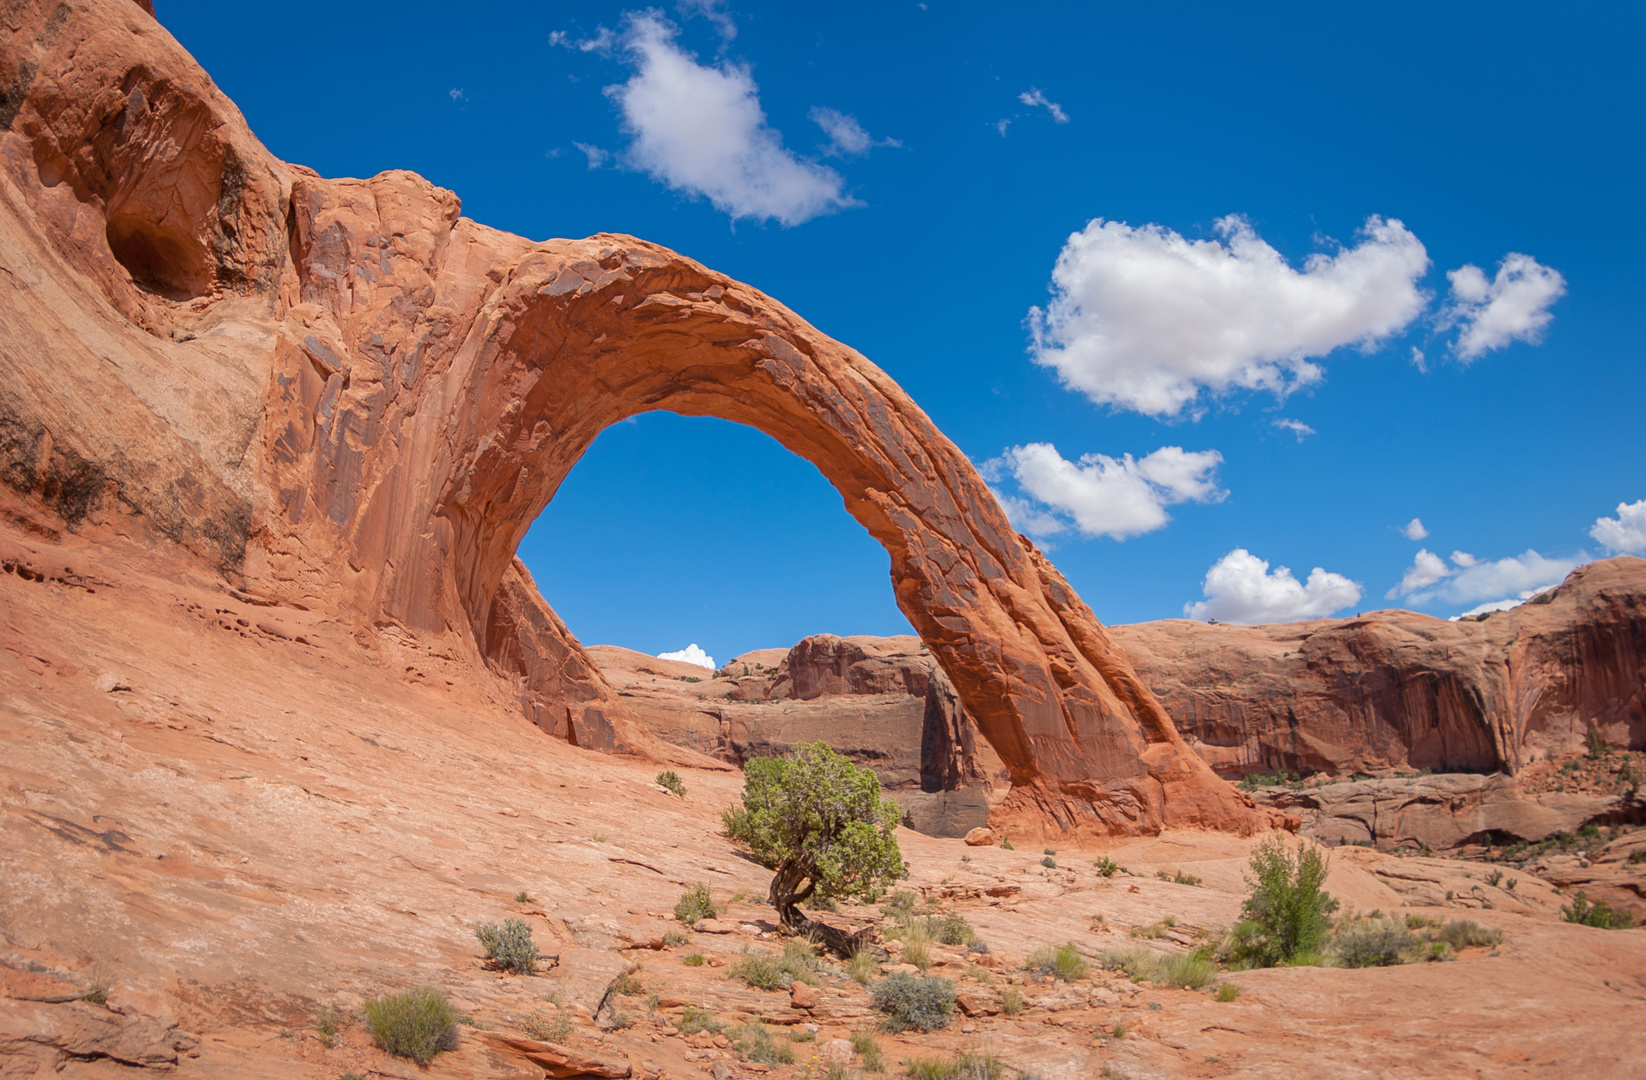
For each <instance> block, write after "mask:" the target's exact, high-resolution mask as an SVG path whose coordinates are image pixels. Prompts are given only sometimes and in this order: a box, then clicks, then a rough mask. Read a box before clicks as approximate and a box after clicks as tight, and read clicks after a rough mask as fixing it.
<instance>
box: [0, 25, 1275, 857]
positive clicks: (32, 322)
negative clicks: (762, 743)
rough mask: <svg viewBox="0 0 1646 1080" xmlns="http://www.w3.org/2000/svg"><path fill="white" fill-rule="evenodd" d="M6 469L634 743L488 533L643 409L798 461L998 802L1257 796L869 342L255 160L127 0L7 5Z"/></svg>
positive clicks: (514, 540)
mask: <svg viewBox="0 0 1646 1080" xmlns="http://www.w3.org/2000/svg"><path fill="white" fill-rule="evenodd" d="M0 86H3V87H5V90H4V95H3V98H0V101H3V108H0V130H3V135H0V264H3V265H4V266H5V267H6V268H7V271H8V276H9V284H10V287H9V288H6V289H0V477H3V478H4V480H5V482H6V483H7V484H8V485H9V486H10V487H11V488H12V489H13V490H15V491H18V492H20V493H23V494H24V495H25V496H27V498H28V500H29V504H30V505H31V506H32V507H33V508H35V509H37V510H39V511H41V512H42V513H45V514H48V515H50V516H51V517H52V518H54V519H55V520H56V521H57V522H58V524H59V525H61V526H64V527H67V528H69V529H71V530H77V531H79V532H80V533H81V534H82V535H85V536H88V537H102V536H112V535H132V536H138V537H143V538H145V540H144V542H145V543H151V544H153V545H155V547H156V550H162V548H164V549H165V550H174V551H180V552H181V551H186V552H189V553H191V554H192V556H193V557H195V558H197V559H200V560H203V561H204V562H205V563H207V564H209V565H211V566H214V567H216V568H217V569H218V570H219V571H220V572H221V573H222V574H224V575H225V576H227V577H228V578H229V579H231V580H234V581H236V582H238V583H240V584H241V585H242V586H243V588H244V589H245V591H246V595H248V596H255V597H258V598H261V599H263V600H265V601H268V602H273V603H279V604H284V605H291V606H299V607H301V608H302V609H305V610H308V611H311V612H324V613H326V614H328V615H330V616H332V617H334V618H336V619H338V620H339V621H340V622H342V623H344V624H346V625H348V626H350V627H351V628H352V630H353V632H356V633H361V634H367V635H371V634H379V633H386V632H387V633H395V634H407V635H411V636H412V637H414V638H416V639H417V640H419V641H420V642H423V643H425V644H426V645H427V647H429V648H431V649H433V650H436V651H439V652H442V653H443V654H445V655H449V656H451V657H452V658H454V659H455V660H457V661H459V662H467V663H472V664H475V665H477V666H478V665H481V664H484V665H487V666H489V667H490V668H491V669H492V670H493V671H494V672H496V673H497V675H499V676H500V677H502V678H503V679H504V680H505V681H506V682H507V683H508V684H509V685H511V686H512V687H513V692H514V696H515V698H516V700H517V702H518V704H519V707H520V708H522V709H523V710H524V711H525V712H526V714H527V715H528V716H530V717H531V718H532V719H533V720H534V722H535V723H536V724H537V725H538V726H539V727H541V728H543V729H544V730H546V731H549V732H550V733H552V734H554V735H556V736H558V737H561V738H564V739H565V740H567V741H574V742H576V743H577V744H578V745H579V746H597V747H603V748H607V749H618V750H630V751H637V752H651V753H655V752H658V751H657V748H656V747H655V745H654V744H653V743H652V741H651V740H650V739H649V738H648V737H647V736H646V735H645V733H644V731H643V730H642V729H641V728H639V727H638V726H637V725H636V724H635V723H634V720H633V718H632V717H630V716H628V715H626V714H625V712H624V710H623V708H622V704H621V702H620V701H619V700H618V699H617V697H616V695H615V694H614V693H613V692H612V690H611V687H609V686H608V685H606V684H605V683H604V682H603V681H602V680H601V678H600V676H599V673H598V671H597V669H596V668H595V667H594V666H593V665H592V664H591V663H589V661H588V659H587V657H586V655H585V654H584V653H583V652H582V650H581V648H580V647H579V646H578V644H577V643H576V641H575V640H574V639H573V638H572V637H571V636H570V635H569V634H568V633H567V632H566V629H565V627H564V626H563V625H562V624H561V623H560V622H559V620H558V619H556V618H555V616H554V614H553V612H552V611H551V610H550V609H549V608H548V606H547V605H546V604H545V603H544V602H543V599H542V598H541V597H540V596H539V595H538V594H537V591H536V589H535V587H534V586H533V585H532V584H531V582H530V580H529V578H528V577H527V576H526V574H525V573H524V571H523V569H522V568H521V567H520V566H519V564H518V563H517V562H515V560H514V551H515V548H516V546H517V545H518V543H519V541H520V539H521V537H522V536H523V535H524V534H525V532H526V529H527V528H528V526H529V525H530V524H531V522H532V520H533V519H534V518H535V517H536V516H537V514H538V512H539V511H541V510H542V508H543V507H544V506H545V505H546V504H547V502H548V501H549V499H551V498H552V497H553V495H554V492H555V490H556V488H557V487H558V486H559V484H560V483H561V481H562V479H563V478H564V477H565V476H566V474H567V472H568V471H569V470H570V469H571V467H572V466H573V465H574V464H575V463H576V462H577V460H578V458H579V457H580V456H581V455H582V454H583V452H584V451H585V450H586V449H587V448H588V446H589V445H590V443H592V441H593V440H594V438H595V437H596V436H597V435H598V434H599V433H600V431H601V430H602V429H604V428H605V427H606V426H608V425H610V424H612V423H615V422H617V421H620V420H622V419H624V418H626V417H628V416H631V415H634V414H635V413H638V412H643V411H646V410H651V409H669V410H673V411H675V412H679V413H683V414H687V415H708V416H717V417H722V418H725V419H729V420H734V421H739V422H742V423H746V424H749V425H751V426H753V427H756V428H759V429H760V430H761V431H764V432H766V433H767V434H769V435H771V436H773V437H774V438H776V439H777V440H778V441H779V442H781V443H782V444H783V445H784V446H786V447H788V448H789V449H790V450H792V451H793V452H795V453H796V454H799V455H800V456H802V457H804V458H806V459H807V460H808V461H810V462H812V463H813V464H815V465H816V466H817V467H818V468H819V469H820V470H821V471H822V472H823V474H824V475H825V476H827V477H828V478H829V480H830V481H831V482H832V483H833V484H834V485H835V487H836V488H837V489H839V491H840V492H841V495H842V497H843V498H844V500H845V505H846V507H847V509H848V510H849V511H850V512H851V513H852V515H853V516H854V517H856V518H857V519H858V520H859V521H860V522H862V524H863V525H864V527H865V528H867V529H868V531H869V532H870V533H871V534H872V535H873V536H874V537H875V538H876V539H877V540H879V541H880V542H881V543H882V544H884V545H885V547H886V549H887V551H888V552H889V553H890V556H891V567H892V579H893V586H894V589H895V592H896V596H897V600H898V603H899V605H900V606H901V607H902V609H903V611H904V612H905V613H906V614H907V615H908V617H909V619H910V621H911V622H912V623H913V625H914V626H915V627H916V629H917V630H918V631H919V633H920V635H921V637H922V638H923V639H924V640H925V641H926V642H927V644H928V645H929V646H930V647H931V649H932V652H933V654H934V656H935V657H936V659H937V662H938V663H939V664H940V665H941V666H942V668H943V670H944V671H945V672H946V673H947V675H948V677H949V680H950V682H951V683H952V684H953V686H954V687H955V689H956V691H957V693H958V694H959V696H960V698H961V700H962V701H964V702H965V704H966V708H967V710H968V711H969V712H970V713H971V714H972V715H973V716H974V717H976V720H977V724H978V727H979V729H980V730H981V731H982V732H983V734H984V736H985V738H987V740H988V741H989V743H990V744H991V745H992V746H993V748H994V750H995V752H996V753H997V754H998V755H999V757H1000V759H1001V761H1002V762H1003V763H1004V766H1005V768H1006V769H1007V771H1008V772H1009V773H1010V775H1011V780H1012V790H1011V792H1010V793H1009V794H1008V795H1007V796H1006V798H1005V799H1004V800H1002V801H1001V803H1000V804H999V805H998V806H997V807H996V808H995V811H994V813H995V817H996V819H997V820H998V821H1000V822H1007V821H1011V822H1015V823H1017V824H1018V826H1019V827H1020V828H1022V829H1036V830H1043V831H1048V832H1052V833H1056V832H1059V831H1075V832H1082V833H1087V834H1101V835H1109V834H1116V833H1151V832H1154V831H1156V830H1158V829H1160V828H1161V827H1162V826H1169V825H1192V826H1206V827H1213V828H1219V829H1230V830H1236V831H1242V832H1251V831H1252V830H1254V829H1257V828H1259V827H1262V826H1263V825H1264V824H1265V823H1266V820H1267V819H1266V816H1265V815H1264V814H1263V813H1260V812H1259V811H1257V810H1256V809H1255V808H1253V806H1252V805H1251V803H1250V802H1249V800H1246V799H1245V798H1243V797H1242V796H1241V795H1239V793H1237V792H1235V791H1234V790H1232V789H1231V788H1230V787H1229V786H1228V785H1226V784H1224V783H1222V782H1220V781H1219V780H1218V779H1217V778H1216V777H1215V776H1214V775H1213V774H1212V772H1211V771H1210V770H1209V769H1207V768H1206V766H1205V765H1204V763H1203V762H1202V761H1201V760H1200V759H1199V758H1198V757H1197V756H1195V755H1194V753H1193V752H1191V751H1190V750H1189V749H1188V747H1187V745H1186V744H1185V743H1184V742H1183V740H1182V739H1181V738H1180V737H1179V735H1178V734H1177V732H1176V730H1175V729H1174V728H1173V726H1172V723H1171V721H1170V719H1169V718H1168V717H1167V715H1166V713H1165V712H1164V711H1163V710H1162V709H1161V708H1160V706H1159V703H1158V702H1157V701H1156V700H1155V698H1154V697H1153V696H1152V695H1151V694H1150V693H1149V691H1148V690H1147V688H1146V687H1145V686H1144V684H1143V683H1141V682H1140V681H1139V680H1138V678H1137V677H1136V675H1135V673H1134V672H1133V671H1132V668H1131V666H1130V665H1129V663H1128V662H1127V660H1126V658H1125V657H1124V655H1123V654H1121V653H1120V652H1119V651H1118V650H1117V649H1116V648H1115V647H1114V645H1113V643H1112V642H1111V640H1110V638H1109V637H1108V635H1107V633H1106V632H1105V631H1104V629H1103V628H1102V626H1100V625H1099V624H1098V622H1097V620H1096V618H1095V617H1094V616H1093V614H1092V612H1091V611H1090V609H1088V608H1087V607H1086V606H1085V605H1084V604H1083V603H1082V602H1081V601H1080V599H1079V597H1077V596H1076V595H1075V594H1074V593H1073V591H1072V590H1070V589H1069V587H1068V585H1067V584H1066V583H1065V582H1064V580H1063V578H1062V576H1061V575H1060V574H1059V573H1058V572H1057V571H1056V569H1054V568H1053V567H1052V566H1051V564H1050V563H1049V562H1047V561H1046V560H1045V559H1044V558H1043V557H1042V556H1041V555H1040V553H1039V552H1038V551H1037V550H1035V548H1034V547H1033V546H1032V545H1031V544H1029V542H1028V541H1026V540H1025V539H1023V538H1022V537H1020V536H1019V535H1018V534H1017V533H1016V532H1015V531H1014V530H1013V529H1012V528H1011V526H1010V525H1009V524H1008V523H1007V521H1006V518H1005V516H1004V515H1003V513H1002V512H1001V510H1000V507H999V506H998V504H997V503H996V502H995V500H994V498H993V496H992V495H991V494H990V493H989V491H988V489H987V487H986V486H985V485H984V484H983V482H982V480H981V479H980V478H979V477H978V476H977V474H976V472H975V470H974V469H973V468H972V467H971V465H970V463H969V462H968V461H967V459H966V458H965V456H964V455H963V454H961V453H960V452H959V450H958V449H957V448H956V447H955V446H954V445H953V444H952V443H950V442H949V440H948V439H946V438H945V437H944V436H943V435H942V434H941V433H940V432H938V431H937V429H936V428H935V427H934V426H933V425H932V423H931V421H930V420H929V419H928V418H927V417H926V415H925V414H924V413H922V412H921V411H920V409H919V408H918V407H917V406H916V405H915V404H914V403H913V402H912V401H910V400H909V398H908V397H907V395H905V394H904V393H903V392H902V391H901V390H900V389H899V388H898V387H897V386H896V385H895V384H894V383H893V382H892V381H891V380H890V379H889V378H888V377H887V376H886V375H885V373H884V372H882V371H881V370H880V369H879V368H877V367H875V366H874V365H873V364H871V363H870V362H869V361H868V360H866V359H864V358H863V357H862V356H860V355H859V354H857V353H855V352H853V351H852V350H850V349H848V348H846V347H845V346H843V345H841V344H839V343H838V342H835V341H832V340H830V339H829V338H827V337H825V336H824V335H822V334H820V333H819V332H818V331H817V330H815V329H814V328H813V327H811V326H810V325H808V324H807V323H806V322H805V321H804V320H802V319H801V318H799V317H798V316H797V315H795V314H794V313H793V312H791V311H789V310H788V309H787V308H785V307H784V306H783V305H782V304H779V303H778V302H776V301H775V300H773V299H771V298H770V297H767V296H764V295H762V294H760V293H759V292H757V291H756V290H753V289H750V288H749V287H747V286H745V285H741V284H739V283H737V282H735V281H732V280H730V279H728V278H726V277H724V276H723V275H720V274H716V273H714V272H713V271H710V270H708V269H707V268H705V267H703V266H700V265H699V264H697V263H695V262H692V261H691V260H689V259H686V258H684V257H682V256H680V255H677V254H675V253H674V252H671V251H668V250H666V249H663V248H660V247H657V246H656V245H653V244H647V243H645V242H643V241H640V240H636V239H634V238H632V237H625V236H615V235H600V236H595V237H590V238H588V239H585V240H549V241H545V242H542V243H532V242H530V241H527V240H524V239H521V238H519V237H515V236H509V235H506V234H503V233H499V232H497V231H495V230H492V229H488V228H486V227H484V226H482V225H479V224H476V223H475V222H472V221H469V220H467V219H465V218H463V217H462V216H461V213H460V207H459V202H458V199H457V197H456V196H455V195H453V194H452V193H451V192H447V191H442V190H440V189H438V188H435V187H433V186H432V185H430V184H428V183H427V182H425V181H423V180H422V179H421V178H419V177H416V176H414V175H412V174H409V173H402V172H391V173H384V174H382V175H380V176H377V177H374V178H371V179H369V180H329V179H323V178H321V177H319V176H316V175H315V174H314V173H313V172H312V171H310V170H307V169H304V168H302V167H300V166H294V165H287V164H285V163H283V162H280V161H277V160H275V159H274V158H273V157H271V156H270V155H269V154H268V152H267V151H266V150H265V149H264V148H263V147H262V146H261V145H259V144H258V143H257V141H256V140H255V139H254V138H253V137H252V135H251V134H250V132H249V131H248V130H247V129H246V125H245V122H244V120H243V119H242V118H241V116H240V114H239V113H238V111H237V110H236V109H235V108H234V106H233V104H232V103H231V102H229V101H228V100H227V99H225V98H224V97H223V95H222V94H221V93H220V92H219V91H218V90H217V89H216V87H214V86H213V85H212V83H211V81H210V80H209V79H208V78H207V77H206V76H205V74H204V73H203V72H201V71H200V70H199V68H198V67H197V66H196V65H195V64H194V62H193V61H192V59H191V58H190V57H189V56H188V55H187V54H186V53H185V52H184V51H183V50H182V49H181V48H180V47H179V46H178V45H177V43H176V42H175V41H174V40H172V39H171V37H170V36H169V35H168V34H167V33H166V32H165V30H164V29H163V28H162V27H161V26H160V25H158V24H157V23H156V22H155V20H154V19H153V17H152V16H151V15H150V14H148V13H147V11H146V10H145V9H143V8H142V7H141V6H139V5H137V4H133V3H129V2H126V0H76V2H74V3H59V2H57V0H32V2H28V0H22V2H16V3H13V4H11V5H9V6H8V7H7V19H6V22H5V23H4V26H3V28H0Z"/></svg>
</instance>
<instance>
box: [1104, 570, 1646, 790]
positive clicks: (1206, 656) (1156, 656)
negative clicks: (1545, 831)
mask: <svg viewBox="0 0 1646 1080" xmlns="http://www.w3.org/2000/svg"><path fill="white" fill-rule="evenodd" d="M1110 633H1111V634H1112V635H1113V637H1114V639H1115V640H1116V641H1117V642H1118V643H1119V645H1120V647H1121V648H1122V649H1124V650H1125V651H1126V654H1127V655H1128V656H1130V657H1131V658H1132V663H1133V665H1134V666H1135V668H1136V669H1137V671H1138V673H1139V674H1140V675H1141V676H1142V678H1143V681H1144V682H1145V683H1147V684H1148V686H1149V688H1150V689H1151V690H1152V691H1154V694H1155V696H1156V697H1157V698H1158V699H1159V700H1160V701H1161V702H1162V703H1163V704H1164V705H1165V706H1166V711H1167V712H1168V713H1170V714H1171V717H1172V720H1173V721H1174V722H1175V723H1176V724H1177V727H1178V730H1179V731H1181V732H1183V734H1184V737H1185V738H1187V739H1189V740H1190V741H1191V742H1192V743H1193V744H1194V746H1195V749H1196V750H1197V751H1199V753H1200V754H1201V755H1202V756H1204V757H1205V758H1206V759H1207V760H1208V761H1209V762H1211V764H1212V765H1213V766H1214V767H1215V768H1216V769H1217V770H1218V772H1219V773H1221V774H1222V775H1224V776H1233V777H1239V776H1244V775H1248V774H1251V773H1254V772H1276V771H1288V772H1298V773H1302V772H1314V771H1325V772H1331V773H1336V774H1348V773H1354V772H1367V773H1370V772H1374V771H1378V770H1384V769H1404V770H1413V769H1435V770H1469V771H1475V772H1494V771H1499V770H1501V771H1503V772H1508V773H1518V772H1520V771H1521V770H1522V769H1523V768H1524V767H1525V766H1527V765H1528V764H1530V763H1532V762H1534V761H1538V760H1541V759H1547V758H1549V757H1562V756H1570V755H1573V754H1578V753H1582V752H1583V751H1584V750H1585V749H1586V748H1587V745H1588V738H1589V735H1590V734H1591V733H1593V734H1594V735H1595V736H1596V737H1598V738H1599V739H1600V740H1601V741H1602V742H1604V743H1606V744H1609V745H1612V746H1617V747H1635V748H1641V747H1646V560H1642V559H1636V558H1632V557H1629V556H1622V557H1619V558H1615V559H1604V560H1601V561H1599V562H1594V563H1590V564H1589V565H1587V566H1583V567H1579V568H1578V569H1577V570H1574V571H1573V572H1572V573H1571V575H1570V576H1569V577H1567V579H1566V581H1565V582H1564V583H1563V584H1562V585H1561V586H1560V587H1559V588H1558V589H1556V590H1554V591H1553V592H1549V593H1544V594H1543V595H1542V596H1539V597H1537V598H1536V599H1535V600H1533V601H1532V602H1531V603H1527V604H1522V605H1520V606H1519V607H1516V608H1511V609H1510V610H1508V611H1502V612H1497V613H1494V614H1492V615H1489V616H1487V617H1485V618H1484V619H1481V620H1479V621H1474V620H1463V621H1460V622H1448V621H1445V620H1443V619H1434V618H1430V617H1428V616H1426V615H1419V614H1416V613H1415V612H1410V611H1374V612H1370V613H1367V614H1365V615H1360V616H1356V617H1355V618H1353V619H1318V620H1314V621H1311V622H1297V623H1285V624H1280V625H1275V626H1208V625H1206V624H1205V623H1198V622H1191V621H1188V620H1184V619H1173V620H1167V621H1163V622H1151V623H1139V624H1137V625H1134V626H1118V627H1111V628H1110Z"/></svg>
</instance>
